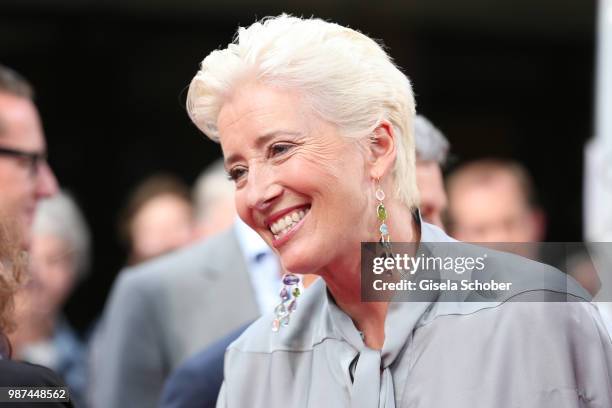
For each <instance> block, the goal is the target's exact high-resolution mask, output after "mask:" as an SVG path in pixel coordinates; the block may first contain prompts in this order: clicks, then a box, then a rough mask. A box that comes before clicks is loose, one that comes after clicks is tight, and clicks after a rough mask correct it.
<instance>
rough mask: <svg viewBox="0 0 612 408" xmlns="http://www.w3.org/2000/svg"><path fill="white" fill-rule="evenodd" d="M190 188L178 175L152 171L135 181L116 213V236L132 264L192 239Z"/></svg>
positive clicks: (175, 247)
mask: <svg viewBox="0 0 612 408" xmlns="http://www.w3.org/2000/svg"><path fill="white" fill-rule="evenodd" d="M193 235H194V221H193V208H192V203H191V197H190V192H189V188H188V187H187V186H186V185H185V184H184V183H183V182H182V181H181V180H180V179H178V178H177V177H175V176H172V175H169V174H155V175H152V176H150V177H148V178H147V179H145V180H144V181H143V182H142V183H140V184H138V185H137V186H136V187H135V189H134V190H133V191H132V193H131V194H130V196H129V198H128V200H127V203H126V205H125V207H124V208H123V210H122V212H121V215H120V217H119V237H120V239H121V241H122V243H123V244H124V246H125V247H126V248H127V250H128V265H134V264H137V263H140V262H143V261H146V260H147V259H151V258H154V257H156V256H159V255H162V254H164V253H166V252H169V251H172V250H174V249H177V248H179V247H181V246H183V245H185V244H187V243H189V242H191V241H192V240H193Z"/></svg>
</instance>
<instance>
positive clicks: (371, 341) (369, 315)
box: [321, 204, 419, 350]
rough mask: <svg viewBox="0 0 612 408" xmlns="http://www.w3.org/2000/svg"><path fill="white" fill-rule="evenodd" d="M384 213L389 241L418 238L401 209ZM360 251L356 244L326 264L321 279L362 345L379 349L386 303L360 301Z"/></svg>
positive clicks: (406, 212)
mask: <svg viewBox="0 0 612 408" xmlns="http://www.w3.org/2000/svg"><path fill="white" fill-rule="evenodd" d="M387 212H388V214H390V217H389V222H388V225H389V229H390V235H391V237H393V238H392V239H393V241H395V242H415V241H417V240H418V239H419V234H418V228H417V225H416V224H415V222H414V219H413V217H412V214H411V212H410V211H409V210H408V209H407V208H405V206H403V205H401V204H398V205H395V206H394V205H393V204H388V205H387ZM391 217H393V218H391ZM391 220H394V222H391ZM360 251H361V247H360V245H359V246H358V247H356V248H355V253H354V254H353V255H352V256H347V254H343V260H342V261H340V262H338V263H335V264H334V265H330V267H329V268H326V270H325V273H322V274H321V276H322V277H323V279H324V280H325V284H326V285H327V287H328V289H329V291H330V292H331V294H332V296H333V297H334V300H335V301H336V304H337V305H338V307H340V309H342V310H343V311H344V312H345V313H346V314H347V315H349V316H350V317H351V319H352V320H353V323H354V324H355V326H356V327H357V330H359V331H360V332H361V333H362V334H363V337H364V341H365V344H366V345H367V346H368V347H370V348H372V349H378V350H380V349H382V346H383V344H384V341H385V319H386V316H387V309H388V306H389V303H388V302H363V301H362V299H361V262H360V261H361V254H360Z"/></svg>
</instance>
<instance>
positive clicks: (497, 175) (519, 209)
mask: <svg viewBox="0 0 612 408" xmlns="http://www.w3.org/2000/svg"><path fill="white" fill-rule="evenodd" d="M447 192H448V198H449V208H448V212H449V218H450V229H449V232H450V235H452V236H453V237H454V238H457V239H458V240H460V241H467V242H537V241H540V240H542V239H543V238H544V231H545V220H544V213H543V211H542V210H541V209H540V208H539V206H538V205H537V202H536V198H535V191H534V187H533V182H532V181H531V177H530V176H529V173H528V172H527V170H526V169H525V168H524V167H523V166H521V165H520V164H518V163H516V162H513V161H508V160H501V159H482V160H477V161H473V162H470V163H466V164H464V165H463V166H461V167H459V168H457V169H456V170H455V171H454V172H453V173H452V174H451V175H450V176H449V177H448V179H447Z"/></svg>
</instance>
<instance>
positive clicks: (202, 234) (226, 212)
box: [194, 197, 236, 240]
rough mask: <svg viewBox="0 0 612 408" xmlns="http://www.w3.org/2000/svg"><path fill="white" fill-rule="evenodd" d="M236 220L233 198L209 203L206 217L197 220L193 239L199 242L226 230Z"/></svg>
mask: <svg viewBox="0 0 612 408" xmlns="http://www.w3.org/2000/svg"><path fill="white" fill-rule="evenodd" d="M235 219H236V206H235V204H234V198H233V197H228V198H227V199H226V198H223V199H219V200H218V201H216V202H214V203H210V205H209V208H208V209H207V210H206V216H205V217H203V218H202V219H200V220H198V222H197V225H196V228H195V230H194V239H195V240H200V239H204V238H207V237H209V236H211V235H215V234H218V233H220V232H221V231H224V230H226V229H228V228H229V227H230V226H231V225H232V224H233V223H234V220H235Z"/></svg>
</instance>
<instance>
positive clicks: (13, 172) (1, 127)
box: [0, 64, 57, 249]
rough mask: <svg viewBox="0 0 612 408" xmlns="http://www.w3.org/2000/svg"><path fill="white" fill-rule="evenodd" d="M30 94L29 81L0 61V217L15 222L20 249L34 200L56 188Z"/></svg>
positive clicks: (26, 239) (25, 245) (27, 235)
mask: <svg viewBox="0 0 612 408" xmlns="http://www.w3.org/2000/svg"><path fill="white" fill-rule="evenodd" d="M33 98H34V91H33V90H32V87H31V85H30V84H29V83H28V82H27V81H26V80H25V79H24V78H23V77H21V75H19V74H18V73H16V72H15V71H13V70H11V69H10V68H7V67H5V66H3V65H1V64H0V189H1V191H2V193H1V194H0V217H1V218H2V219H4V220H5V222H10V223H15V224H16V225H15V227H16V228H17V230H18V231H19V236H20V237H21V238H20V239H21V240H22V242H21V246H22V247H23V248H24V249H27V248H28V247H29V244H30V228H31V225H32V221H33V219H34V212H35V211H36V204H37V202H38V201H39V200H40V199H42V198H45V197H49V196H51V195H53V194H54V193H55V192H56V191H57V181H56V180H55V176H54V175H53V172H52V171H51V168H50V167H49V164H48V163H47V146H46V143H45V137H44V134H43V129H42V125H41V123H40V117H39V115H38V110H37V109H36V106H34V102H33Z"/></svg>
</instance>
